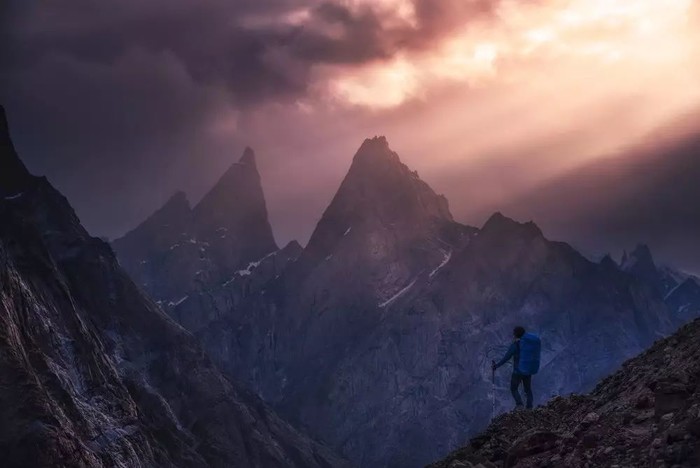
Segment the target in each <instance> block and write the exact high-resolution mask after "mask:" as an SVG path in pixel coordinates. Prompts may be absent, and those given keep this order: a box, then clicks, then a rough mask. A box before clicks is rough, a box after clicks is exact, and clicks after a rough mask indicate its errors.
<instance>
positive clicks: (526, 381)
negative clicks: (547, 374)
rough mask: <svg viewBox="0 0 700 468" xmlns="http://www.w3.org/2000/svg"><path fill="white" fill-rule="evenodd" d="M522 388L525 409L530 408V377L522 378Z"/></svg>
mask: <svg viewBox="0 0 700 468" xmlns="http://www.w3.org/2000/svg"><path fill="white" fill-rule="evenodd" d="M522 381H523V388H524V389H525V397H526V399H527V407H528V408H532V376H531V375H525V376H523V377H522Z"/></svg>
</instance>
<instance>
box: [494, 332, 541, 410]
mask: <svg viewBox="0 0 700 468" xmlns="http://www.w3.org/2000/svg"><path fill="white" fill-rule="evenodd" d="M513 338H514V339H513V344H511V345H510V347H509V348H508V352H506V355H505V356H504V357H503V359H501V360H500V361H499V362H498V363H497V362H496V361H493V362H492V363H491V367H492V369H493V371H494V372H495V371H496V369H498V368H499V367H501V366H502V365H503V364H505V363H506V362H508V361H509V360H510V359H511V358H513V375H512V377H511V378H510V392H511V393H512V394H513V398H514V399H515V407H516V409H518V408H522V407H523V399H522V398H521V396H520V391H519V390H518V387H520V384H521V383H522V384H523V388H524V389H525V396H526V398H527V408H528V409H530V408H532V376H533V375H534V374H536V373H537V371H539V369H540V347H541V346H540V338H539V337H538V336H537V335H534V334H532V333H525V329H524V328H523V327H520V326H518V327H515V328H514V329H513Z"/></svg>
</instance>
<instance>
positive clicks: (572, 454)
mask: <svg viewBox="0 0 700 468" xmlns="http://www.w3.org/2000/svg"><path fill="white" fill-rule="evenodd" d="M699 356H700V320H695V321H693V322H691V323H690V324H688V325H686V326H684V327H682V328H681V329H680V330H679V331H678V332H677V333H675V334H674V335H672V336H670V337H669V338H666V339H663V340H660V341H658V342H656V343H655V344H654V345H653V346H652V347H651V348H650V349H649V350H648V351H646V352H644V353H642V354H641V355H639V356H638V357H636V358H634V359H631V360H629V361H627V362H626V363H625V364H624V365H623V366H622V369H621V370H619V371H618V372H616V373H615V374H613V375H611V376H609V377H607V378H606V379H605V380H603V381H602V382H601V383H600V384H599V385H598V386H597V387H596V388H595V390H594V391H593V392H591V393H590V394H587V395H573V396H569V397H565V398H561V397H559V398H555V399H553V400H552V401H550V402H549V403H548V404H547V405H546V406H543V407H540V408H537V409H536V410H534V411H519V412H512V413H508V414H504V415H502V416H499V417H498V418H496V419H495V420H494V422H493V423H492V424H491V426H489V428H488V429H487V430H486V431H485V432H483V433H482V434H481V435H479V436H478V437H476V438H474V439H472V440H470V441H469V442H468V443H467V445H466V446H465V447H463V448H462V449H460V450H458V451H456V452H454V453H453V454H451V455H450V456H448V457H447V458H445V459H444V460H443V461H441V462H438V463H435V464H434V465H430V466H431V468H467V467H474V466H479V465H480V464H481V465H482V466H487V467H488V466H503V467H552V468H555V467H560V466H566V467H570V468H575V467H614V466H616V467H620V468H623V467H625V468H626V467H698V466H700V359H698V357H699Z"/></svg>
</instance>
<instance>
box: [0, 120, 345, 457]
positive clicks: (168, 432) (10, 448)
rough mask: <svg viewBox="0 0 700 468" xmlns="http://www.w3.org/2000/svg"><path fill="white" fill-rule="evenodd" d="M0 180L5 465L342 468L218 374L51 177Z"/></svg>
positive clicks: (0, 445) (0, 387)
mask: <svg viewBox="0 0 700 468" xmlns="http://www.w3.org/2000/svg"><path fill="white" fill-rule="evenodd" d="M0 142H2V153H0V162H1V163H2V167H3V168H4V167H16V168H17V167H20V166H19V165H18V164H17V162H18V159H17V158H16V154H15V153H14V151H8V148H11V143H10V142H9V135H8V134H7V132H4V133H2V134H0ZM22 168H23V166H22ZM22 173H23V174H24V172H22ZM1 182H3V183H2V184H0V189H1V190H2V193H3V194H4V195H5V196H4V197H3V198H0V219H2V221H3V222H2V223H0V264H1V265H2V268H0V398H1V399H2V401H3V404H2V407H1V408H0V420H2V424H0V453H2V454H3V466H10V467H14V466H17V467H25V466H37V467H41V466H57V465H60V466H129V467H131V466H222V467H224V466H242V467H253V466H259V467H268V466H279V467H287V466H304V467H306V466H324V467H327V466H344V462H343V461H342V460H340V459H339V458H337V457H336V456H334V455H333V454H332V453H331V452H330V451H329V450H328V449H326V448H324V447H323V446H321V445H319V444H317V443H315V442H312V441H311V440H310V439H308V438H306V437H305V436H303V435H301V434H299V433H298V432H296V431H295V430H294V429H293V428H292V427H291V426H289V425H288V424H287V423H285V422H284V421H283V420H281V419H280V418H279V417H278V416H276V415H275V414H274V413H273V412H272V411H271V410H270V409H268V408H267V407H266V406H265V405H264V404H263V403H262V402H261V401H260V400H259V399H258V398H257V397H256V396H254V395H252V394H250V393H248V392H247V391H245V390H242V389H241V388H238V387H237V386H236V385H234V384H233V383H231V382H230V381H229V380H228V379H227V378H225V377H223V376H222V374H221V373H220V372H219V371H218V370H217V369H216V368H215V366H214V365H213V364H212V363H211V361H210V360H209V358H208V357H206V356H205V355H204V353H203V352H202V350H201V348H200V347H199V346H198V345H197V343H196V340H195V339H194V338H193V337H192V336H191V335H190V334H189V333H187V332H185V331H184V330H183V329H182V328H180V327H179V326H178V325H176V324H175V323H174V322H173V321H172V320H170V319H169V318H168V317H167V316H166V315H164V314H163V312H162V311H161V310H160V309H159V308H158V307H157V306H156V304H154V303H153V302H152V301H151V300H150V299H148V298H147V297H146V296H145V295H144V294H143V293H142V292H141V290H140V289H139V288H138V287H136V286H135V285H134V284H133V283H132V281H131V280H130V279H129V278H128V277H127V275H126V273H124V272H123V271H122V269H121V268H120V267H119V266H118V264H117V262H116V259H115V258H114V255H113V253H112V251H111V249H110V247H109V245H107V244H105V243H104V242H102V241H101V240H99V239H96V238H92V237H90V236H89V235H88V234H87V233H86V232H85V230H84V229H83V228H82V226H81V225H80V222H79V221H78V219H77V217H76V216H75V214H74V212H73V210H72V209H71V208H70V206H69V204H68V202H67V201H66V200H65V198H64V197H62V196H61V194H60V193H58V192H57V191H56V190H55V189H54V188H53V187H52V186H51V185H50V184H49V183H48V182H47V181H46V179H44V178H37V177H32V176H30V175H28V174H26V175H25V176H23V177H22V178H21V179H13V182H12V183H11V184H7V185H5V184H4V182H5V181H4V180H2V181H1ZM8 194H9V195H8Z"/></svg>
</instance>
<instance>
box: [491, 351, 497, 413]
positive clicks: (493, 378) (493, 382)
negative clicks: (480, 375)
mask: <svg viewBox="0 0 700 468" xmlns="http://www.w3.org/2000/svg"><path fill="white" fill-rule="evenodd" d="M495 417H496V361H491V421H493V418H495Z"/></svg>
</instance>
